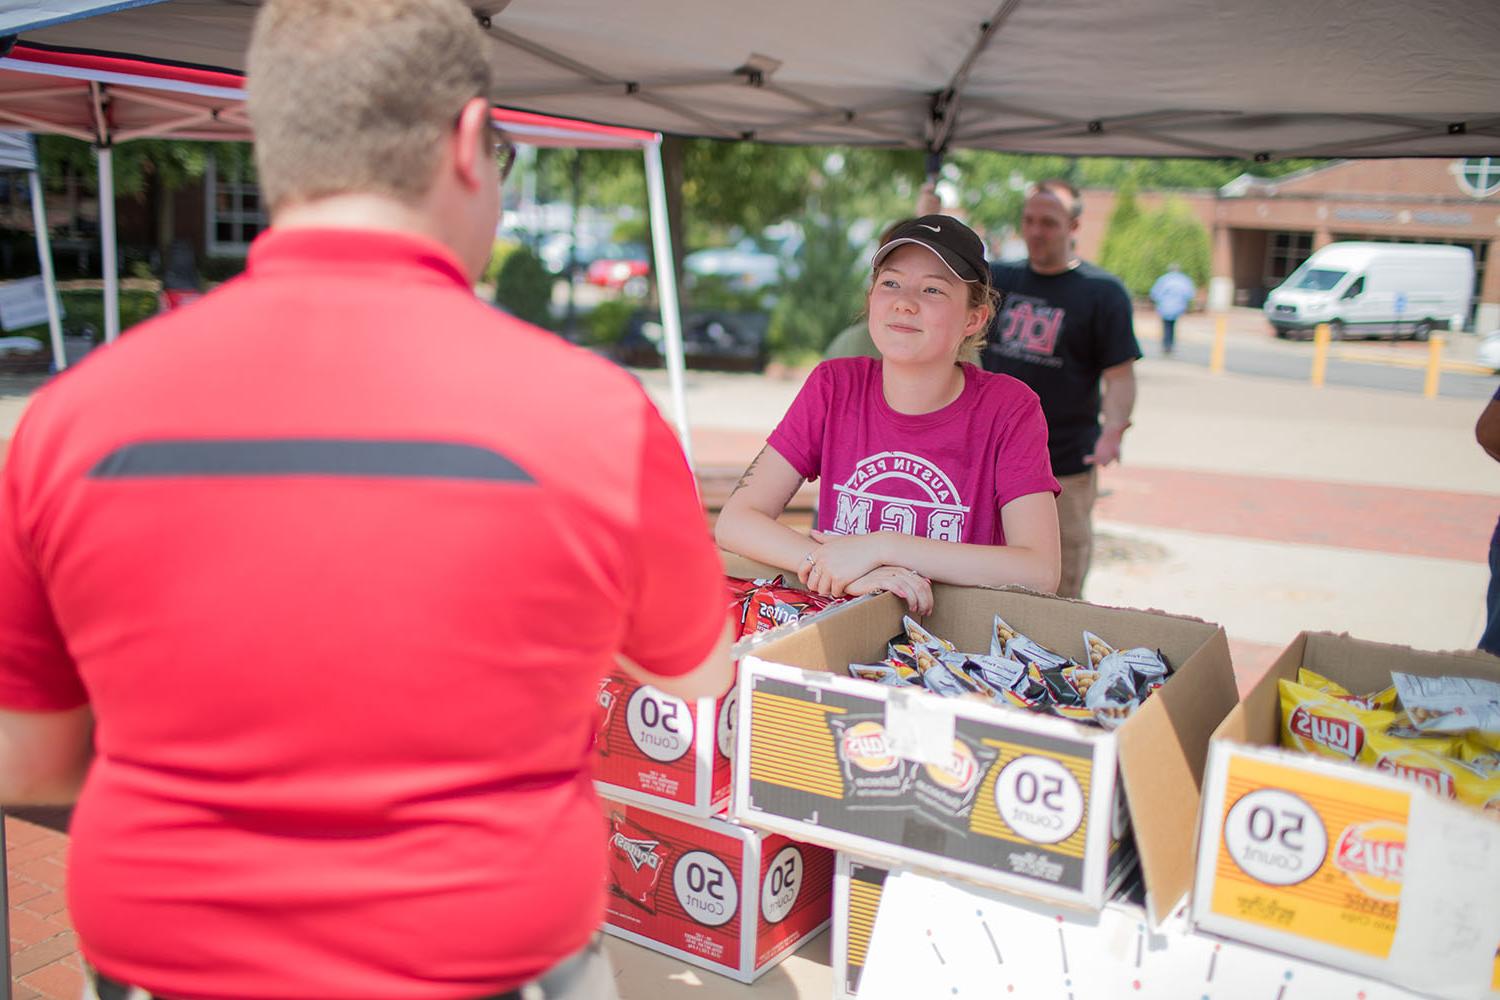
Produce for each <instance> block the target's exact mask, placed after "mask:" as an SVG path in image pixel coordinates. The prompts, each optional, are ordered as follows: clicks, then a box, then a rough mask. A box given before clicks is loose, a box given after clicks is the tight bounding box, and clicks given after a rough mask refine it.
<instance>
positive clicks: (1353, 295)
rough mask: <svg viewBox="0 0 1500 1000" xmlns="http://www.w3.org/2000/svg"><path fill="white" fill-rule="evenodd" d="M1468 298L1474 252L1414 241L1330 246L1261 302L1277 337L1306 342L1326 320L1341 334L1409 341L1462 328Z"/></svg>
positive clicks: (1321, 250) (1318, 251)
mask: <svg viewBox="0 0 1500 1000" xmlns="http://www.w3.org/2000/svg"><path fill="white" fill-rule="evenodd" d="M1473 295H1474V254H1473V253H1472V252H1471V251H1470V250H1469V249H1468V248H1466V247H1450V246H1440V245H1436V244H1419V243H1330V244H1329V245H1328V246H1325V247H1322V248H1320V249H1319V250H1317V251H1316V252H1315V253H1313V255H1312V256H1311V257H1309V258H1307V260H1306V261H1305V262H1304V263H1303V265H1302V266H1301V267H1299V268H1297V270H1295V271H1293V272H1292V274H1291V276H1290V277H1288V278H1287V279H1286V281H1285V282H1283V283H1282V284H1281V287H1279V288H1277V289H1276V290H1275V291H1273V292H1272V293H1271V294H1270V295H1269V296H1267V298H1266V305H1265V314H1266V319H1268V320H1270V321H1271V326H1272V328H1273V329H1275V331H1276V336H1278V337H1286V336H1288V335H1293V336H1298V337H1302V338H1305V339H1311V337H1312V334H1313V328H1314V327H1316V326H1317V325H1318V324H1319V323H1327V324H1328V326H1329V330H1330V332H1331V333H1332V335H1333V339H1334V340H1338V339H1339V338H1341V337H1348V336H1366V337H1368V336H1381V335H1383V336H1392V337H1403V336H1410V337H1415V338H1416V339H1418V340H1426V339H1427V334H1428V333H1430V332H1431V331H1433V330H1439V329H1441V330H1446V329H1450V328H1462V327H1463V324H1464V321H1465V318H1466V317H1467V316H1468V315H1469V304H1470V300H1471V299H1472V297H1473Z"/></svg>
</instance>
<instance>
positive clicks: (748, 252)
mask: <svg viewBox="0 0 1500 1000" xmlns="http://www.w3.org/2000/svg"><path fill="white" fill-rule="evenodd" d="M682 264H683V268H684V269H685V270H686V271H687V273H688V274H689V275H691V276H692V277H693V278H695V279H696V278H721V279H723V280H724V281H725V282H726V283H728V285H729V286H730V287H731V288H737V289H741V290H743V291H750V292H758V291H760V290H761V289H763V288H769V287H770V286H772V285H775V284H778V283H779V282H780V281H781V275H782V269H783V262H782V260H781V258H780V257H778V256H776V255H775V254H773V253H767V252H766V251H764V250H761V249H760V248H758V247H757V246H756V245H755V241H754V240H753V239H751V238H749V237H748V236H747V237H745V238H744V239H743V240H740V242H738V243H736V244H735V245H734V246H732V247H711V248H709V249H707V250H698V251H695V252H693V253H690V254H688V255H687V256H686V257H685V258H683V261H682Z"/></svg>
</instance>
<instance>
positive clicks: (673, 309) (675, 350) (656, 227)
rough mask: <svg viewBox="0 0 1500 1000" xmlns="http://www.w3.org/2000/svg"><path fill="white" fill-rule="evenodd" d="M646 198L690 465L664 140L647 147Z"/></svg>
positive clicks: (676, 412) (677, 414) (670, 377)
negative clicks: (664, 161)
mask: <svg viewBox="0 0 1500 1000" xmlns="http://www.w3.org/2000/svg"><path fill="white" fill-rule="evenodd" d="M644 152H645V156H646V195H647V198H648V199H649V202H650V207H651V245H652V248H653V250H654V251H655V255H656V297H657V299H658V301H659V302H660V303H661V328H662V341H663V343H662V353H663V355H664V356H665V358H666V363H667V382H668V383H669V384H670V386H671V389H672V422H673V423H675V424H676V425H677V436H678V438H679V439H680V440H681V441H682V452H683V454H684V455H686V456H687V460H688V465H690V466H691V465H692V464H693V443H692V439H691V438H689V437H688V417H687V389H686V387H685V386H684V384H683V369H684V364H683V357H682V311H681V309H680V307H679V306H678V304H677V272H676V271H674V270H673V269H672V230H671V227H670V226H668V225H667V185H666V180H665V177H664V174H663V171H662V165H661V140H660V139H658V140H657V141H656V142H654V143H651V144H650V145H648V146H646V147H645V150H644Z"/></svg>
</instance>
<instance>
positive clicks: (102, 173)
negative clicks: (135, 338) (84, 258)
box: [94, 146, 120, 344]
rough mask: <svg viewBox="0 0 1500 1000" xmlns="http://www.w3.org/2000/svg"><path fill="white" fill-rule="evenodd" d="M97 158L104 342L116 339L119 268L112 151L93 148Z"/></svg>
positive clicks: (118, 321) (101, 147) (104, 147)
mask: <svg viewBox="0 0 1500 1000" xmlns="http://www.w3.org/2000/svg"><path fill="white" fill-rule="evenodd" d="M94 152H95V153H97V154H98V157H99V259H100V260H101V261H103V267H104V342H105V343H106V344H109V343H113V342H114V340H115V338H117V337H118V336H119V335H120V266H119V263H118V262H117V261H116V259H115V255H116V253H117V252H118V249H119V248H118V246H117V245H116V242H115V166H114V159H115V157H114V149H113V148H112V147H110V146H95V147H94Z"/></svg>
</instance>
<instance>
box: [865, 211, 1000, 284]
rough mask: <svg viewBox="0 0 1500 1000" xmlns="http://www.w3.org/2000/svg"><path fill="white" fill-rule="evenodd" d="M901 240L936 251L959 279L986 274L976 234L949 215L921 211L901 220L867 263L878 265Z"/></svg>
mask: <svg viewBox="0 0 1500 1000" xmlns="http://www.w3.org/2000/svg"><path fill="white" fill-rule="evenodd" d="M903 243H915V244H917V245H918V246H923V247H926V248H927V249H929V250H931V251H932V252H933V253H935V254H937V255H938V257H940V258H942V261H943V263H944V264H946V265H948V270H950V271H952V272H953V276H954V277H955V278H957V279H958V280H959V281H983V280H985V278H986V277H987V276H988V275H989V266H988V265H987V264H985V262H984V242H983V241H982V240H981V239H980V238H979V234H978V233H976V232H974V230H972V229H970V228H969V227H968V226H966V225H964V224H963V223H962V222H959V221H958V220H957V219H955V218H954V217H953V216H951V215H924V216H921V217H920V218H916V219H912V220H911V221H910V222H903V223H902V224H901V225H899V226H897V227H896V228H895V229H894V230H893V231H892V232H891V234H890V237H889V238H888V239H887V240H886V241H885V242H884V243H883V244H881V246H880V249H879V250H876V251H875V256H874V257H872V258H871V259H870V266H871V267H879V266H880V262H881V261H882V260H885V258H886V255H887V254H889V253H890V252H891V251H892V250H894V249H896V248H897V247H898V246H900V245H901V244H903Z"/></svg>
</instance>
